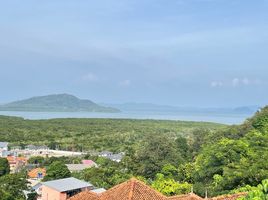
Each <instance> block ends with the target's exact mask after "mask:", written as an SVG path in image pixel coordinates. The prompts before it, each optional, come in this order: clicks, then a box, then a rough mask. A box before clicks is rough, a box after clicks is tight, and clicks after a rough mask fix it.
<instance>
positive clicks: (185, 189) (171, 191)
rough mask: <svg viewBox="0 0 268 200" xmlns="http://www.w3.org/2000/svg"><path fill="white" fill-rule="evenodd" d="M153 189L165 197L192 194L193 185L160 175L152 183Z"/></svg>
mask: <svg viewBox="0 0 268 200" xmlns="http://www.w3.org/2000/svg"><path fill="white" fill-rule="evenodd" d="M152 187H153V188H154V189H156V190H158V191H159V192H161V193H162V194H164V195H167V196H172V195H178V194H187V193H190V192H191V188H192V185H191V184H189V183H179V182H177V181H175V180H174V179H172V178H167V177H165V176H164V175H163V174H160V173H158V174H157V175H156V179H155V180H154V181H153V182H152Z"/></svg>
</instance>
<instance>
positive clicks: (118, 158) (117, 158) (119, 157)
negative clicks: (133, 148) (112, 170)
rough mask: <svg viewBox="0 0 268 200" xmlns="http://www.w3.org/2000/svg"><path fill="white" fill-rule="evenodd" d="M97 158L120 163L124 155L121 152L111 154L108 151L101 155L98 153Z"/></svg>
mask: <svg viewBox="0 0 268 200" xmlns="http://www.w3.org/2000/svg"><path fill="white" fill-rule="evenodd" d="M99 156H100V157H104V158H107V159H110V160H112V161H115V162H121V160H122V158H123V157H124V153H123V152H121V153H117V154H114V153H113V152H110V151H102V152H101V153H99Z"/></svg>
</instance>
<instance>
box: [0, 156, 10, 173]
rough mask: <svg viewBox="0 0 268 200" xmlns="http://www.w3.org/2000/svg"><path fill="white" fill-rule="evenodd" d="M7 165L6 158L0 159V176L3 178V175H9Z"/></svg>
mask: <svg viewBox="0 0 268 200" xmlns="http://www.w3.org/2000/svg"><path fill="white" fill-rule="evenodd" d="M9 172H10V169H9V164H8V160H7V159H6V158H0V176H3V175H5V174H9Z"/></svg>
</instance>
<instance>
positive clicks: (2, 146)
mask: <svg viewBox="0 0 268 200" xmlns="http://www.w3.org/2000/svg"><path fill="white" fill-rule="evenodd" d="M7 155H8V142H0V157H7Z"/></svg>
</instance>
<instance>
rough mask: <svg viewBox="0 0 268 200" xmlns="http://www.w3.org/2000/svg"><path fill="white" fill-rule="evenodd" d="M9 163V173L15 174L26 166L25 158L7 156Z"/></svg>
mask: <svg viewBox="0 0 268 200" xmlns="http://www.w3.org/2000/svg"><path fill="white" fill-rule="evenodd" d="M7 160H8V163H9V168H10V173H13V174H14V173H17V172H19V171H20V170H21V169H23V168H24V167H25V166H26V165H27V158H25V157H16V156H7Z"/></svg>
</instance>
